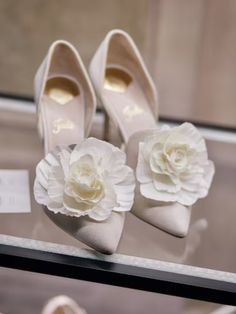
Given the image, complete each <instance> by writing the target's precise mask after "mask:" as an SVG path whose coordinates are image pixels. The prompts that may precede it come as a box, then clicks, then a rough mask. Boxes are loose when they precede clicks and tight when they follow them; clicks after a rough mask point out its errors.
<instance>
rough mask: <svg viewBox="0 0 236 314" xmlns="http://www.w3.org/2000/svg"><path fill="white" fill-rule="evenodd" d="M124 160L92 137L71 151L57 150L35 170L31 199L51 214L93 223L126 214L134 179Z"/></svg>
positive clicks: (114, 150)
mask: <svg viewBox="0 0 236 314" xmlns="http://www.w3.org/2000/svg"><path fill="white" fill-rule="evenodd" d="M125 161H126V157H125V154H124V153H123V152H122V151H121V150H120V149H118V148H117V147H115V146H113V145H112V144H109V143H107V142H104V141H100V140H98V139H95V138H88V139H86V140H84V141H83V142H82V143H81V144H79V145H76V146H75V147H74V148H73V149H71V148H69V147H58V148H57V149H56V150H55V151H54V152H51V153H49V154H48V155H47V156H46V157H45V158H44V159H42V160H41V161H40V162H39V164H38V165H37V167H36V178H35V183H34V195H35V199H36V201H37V202H38V203H39V204H43V205H45V206H47V208H48V209H49V210H50V211H52V212H54V213H61V214H65V215H69V216H75V217H80V216H85V215H88V216H89V217H90V218H92V219H94V220H97V221H102V220H105V219H107V218H108V217H109V216H110V215H111V213H112V211H117V212H122V211H129V210H130V209H131V207H132V205H133V201H134V188H135V179H134V174H133V170H132V169H131V168H129V167H128V166H126V165H125Z"/></svg>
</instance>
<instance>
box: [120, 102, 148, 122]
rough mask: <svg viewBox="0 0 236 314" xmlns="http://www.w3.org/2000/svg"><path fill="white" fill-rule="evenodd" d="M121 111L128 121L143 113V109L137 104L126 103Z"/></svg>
mask: <svg viewBox="0 0 236 314" xmlns="http://www.w3.org/2000/svg"><path fill="white" fill-rule="evenodd" d="M122 111H123V114H124V115H125V117H126V119H127V120H128V121H129V120H131V119H133V118H134V117H136V116H139V115H141V114H142V113H143V109H142V108H140V107H139V106H138V105H127V106H125V107H124V109H123V110H122Z"/></svg>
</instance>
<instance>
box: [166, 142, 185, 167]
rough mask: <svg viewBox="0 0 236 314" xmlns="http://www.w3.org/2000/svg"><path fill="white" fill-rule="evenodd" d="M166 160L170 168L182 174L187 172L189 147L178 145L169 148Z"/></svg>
mask: <svg viewBox="0 0 236 314" xmlns="http://www.w3.org/2000/svg"><path fill="white" fill-rule="evenodd" d="M164 154H165V156H166V160H167V162H168V164H169V166H170V167H171V168H172V169H173V170H175V171H177V172H181V171H183V170H185V168H186V167H187V165H188V147H187V145H185V144H179V145H178V144H176V145H172V146H170V147H167V148H166V150H165V152H164Z"/></svg>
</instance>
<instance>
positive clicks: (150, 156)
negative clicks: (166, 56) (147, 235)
mask: <svg viewBox="0 0 236 314" xmlns="http://www.w3.org/2000/svg"><path fill="white" fill-rule="evenodd" d="M89 73H90V76H91V79H92V82H93V84H94V87H95V91H96V93H97V96H98V99H99V101H100V103H101V104H102V105H103V107H104V109H105V111H106V116H107V117H109V118H110V119H111V120H112V122H113V124H114V125H115V126H116V129H117V130H118V131H119V132H120V134H121V137H122V139H123V142H124V144H125V146H126V153H127V158H128V164H129V165H130V166H131V167H132V168H133V169H134V170H136V179H137V180H136V193H135V202H134V206H133V209H132V213H133V214H134V215H136V216H137V217H139V218H140V219H142V220H143V221H145V222H147V223H149V224H151V225H153V226H154V227H157V228H159V229H161V230H164V231H166V232H168V233H170V234H172V235H175V236H177V237H184V236H186V235H187V233H188V229H189V224H190V218H191V208H192V205H193V204H194V203H195V202H196V201H197V200H198V199H199V198H202V197H205V196H206V195H207V193H208V189H209V187H210V185H211V181H212V178H213V174H214V165H213V163H212V162H211V161H209V160H208V157H207V149H206V145H205V141H204V139H203V138H202V136H201V135H200V133H199V132H198V130H197V129H196V128H195V127H194V126H193V125H192V124H190V123H184V124H182V125H181V126H179V127H175V128H172V129H171V128H169V127H168V126H166V127H164V128H162V129H160V128H158V127H157V118H158V103H157V91H156V88H155V85H154V83H153V81H152V79H151V77H150V75H149V73H148V70H147V68H146V66H145V64H144V61H143V59H142V57H141V54H140V52H139V51H138V49H137V47H136V45H135V43H134V41H133V40H132V38H131V37H130V36H129V35H128V34H127V33H126V32H124V31H122V30H112V31H110V32H109V33H108V34H107V35H106V37H105V39H104V40H103V41H102V43H101V45H100V46H99V48H98V49H97V52H96V53H95V55H94V57H93V59H92V61H91V64H90V68H89ZM107 125H108V123H106V128H107ZM106 137H109V136H108V134H107V136H106Z"/></svg>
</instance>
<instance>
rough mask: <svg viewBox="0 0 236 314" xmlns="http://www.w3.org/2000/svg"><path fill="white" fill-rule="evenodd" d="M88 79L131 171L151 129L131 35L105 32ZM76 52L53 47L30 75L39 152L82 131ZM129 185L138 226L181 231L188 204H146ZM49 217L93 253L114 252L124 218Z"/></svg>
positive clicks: (149, 98) (86, 95)
mask: <svg viewBox="0 0 236 314" xmlns="http://www.w3.org/2000/svg"><path fill="white" fill-rule="evenodd" d="M89 74H90V78H91V81H92V83H93V86H94V89H95V91H96V96H97V97H98V99H99V100H100V102H101V103H102V105H103V106H104V109H105V111H106V113H107V114H108V116H109V117H110V118H111V120H112V121H113V122H114V124H115V125H116V126H117V129H118V130H119V131H120V133H121V136H122V138H123V142H124V145H125V151H126V153H127V163H128V165H129V166H130V167H131V168H133V169H135V168H136V165H137V154H138V145H139V141H140V140H141V139H142V138H143V137H144V136H146V135H147V134H149V133H150V132H152V130H154V129H157V119H158V104H157V92H156V88H155V86H154V83H153V81H152V79H151V77H150V75H149V73H148V70H147V68H146V66H145V64H144V61H143V59H142V57H141V55H140V53H139V51H138V49H137V47H136V45H135V43H134V42H133V40H132V38H131V37H130V36H129V35H128V34H127V33H125V32H124V31H121V30H112V31H110V32H109V33H108V34H107V36H106V37H105V39H104V40H103V42H102V43H101V45H100V47H99V48H98V50H97V52H96V53H95V55H94V57H93V59H92V61H91V64H90V67H89ZM90 78H89V76H88V74H87V72H86V70H85V67H84V65H83V62H82V60H81V58H80V56H79V54H78V52H77V50H76V49H75V48H74V47H73V46H72V45H71V44H70V43H68V42H66V41H63V40H59V41H56V42H54V43H53V44H52V45H51V47H50V49H49V51H48V54H47V56H46V58H45V59H44V61H43V63H42V64H41V66H40V68H39V70H38V72H37V74H36V77H35V102H36V105H37V108H38V128H39V133H40V135H41V137H42V139H43V141H44V148H45V154H47V153H48V152H49V151H52V150H54V149H55V147H56V146H58V145H68V146H69V145H72V144H78V143H80V142H81V141H83V140H84V139H85V138H86V137H87V136H88V135H89V132H90V128H91V124H92V120H93V116H94V113H95V110H96V97H95V92H94V89H93V86H92V84H91V82H90ZM138 190H139V184H138V182H136V192H135V201H134V206H133V209H132V213H133V214H134V215H136V216H137V217H139V218H140V219H142V220H143V221H145V222H147V223H149V224H151V225H153V226H155V227H157V228H159V229H162V230H164V231H166V232H168V233H170V234H172V235H175V236H177V237H184V236H186V234H187V233H188V229H189V224H190V217H191V206H184V205H181V204H180V203H178V202H168V203H165V202H158V203H157V202H156V201H153V200H148V199H146V198H144V197H143V196H141V195H140V193H139V192H138ZM45 212H46V214H47V215H48V216H49V217H50V219H51V220H52V221H53V222H54V223H55V224H56V225H58V226H59V227H60V228H62V229H63V230H64V231H66V232H67V233H69V234H70V235H72V236H73V237H75V238H76V239H78V240H79V241H81V242H83V243H85V244H87V245H88V246H90V247H92V248H94V249H95V250H97V251H99V252H102V253H105V254H112V253H114V252H115V251H116V249H117V246H118V244H119V240H120V238H121V235H122V230H123V226H124V220H125V213H124V212H114V211H112V213H111V215H110V216H109V218H108V219H106V220H104V221H99V222H98V221H96V220H93V219H91V218H89V217H87V216H83V217H79V218H75V217H70V216H66V215H63V214H60V213H57V214H55V213H54V212H52V211H50V210H48V209H47V208H45Z"/></svg>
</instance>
